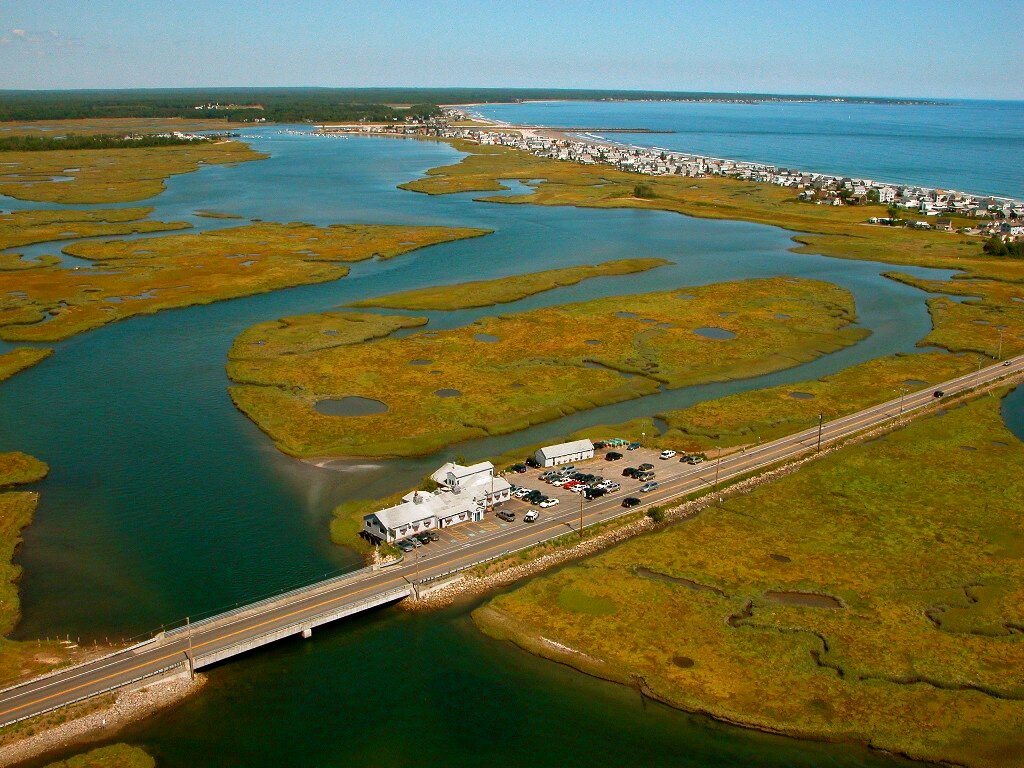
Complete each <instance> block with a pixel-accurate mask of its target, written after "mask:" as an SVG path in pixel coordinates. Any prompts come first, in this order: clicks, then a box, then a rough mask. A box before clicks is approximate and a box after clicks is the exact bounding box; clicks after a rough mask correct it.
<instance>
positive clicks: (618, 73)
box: [0, 0, 1024, 99]
mask: <svg viewBox="0 0 1024 768" xmlns="http://www.w3.org/2000/svg"><path fill="white" fill-rule="evenodd" d="M1022 28H1024V2H1022V1H1021V0H1009V1H1005V2H1004V1H1001V0H989V1H988V2H976V1H974V0H965V1H964V2H942V1H939V0H936V2H918V1H917V0H906V1H905V2H892V0H887V1H886V2H868V1H866V0H865V1H861V2H858V1H857V0H850V1H849V2H830V1H828V0H819V1H818V2H804V0H788V1H786V0H749V1H748V2H742V3H741V2H728V1H721V2H706V3H697V2H680V1H678V0H677V1H676V2H668V1H662V0H647V1H646V2H645V1H644V0H639V1H638V2H632V3H627V2H573V1H568V2H559V1H558V0H549V1H548V2H533V0H514V1H513V0H504V1H495V2H491V0H477V1H475V2H474V0H461V1H460V2H450V1H449V0H434V1H432V2H428V1H427V0H401V1H399V0H375V1H374V2H364V0H319V1H314V0H290V1H288V2H263V1H262V0H250V2H235V0H220V1H219V2H209V1H207V2H196V1H195V0H160V1H159V2H157V1H156V0H133V1H132V2H128V1H126V0H125V1H117V2H115V1H108V0H76V1H75V2H67V1H66V0H46V1H36V0H0V72H2V73H3V75H2V77H0V87H2V88H103V87H108V88H127V87H185V86H241V85H277V86H301V85H320V86H372V85H404V86H457V85H467V86H538V87H549V86H550V87H566V88H638V89H659V90H705V91H760V92H777V93H834V94H846V95H880V96H940V97H952V98H1008V99H1022V98H1024V77H1022V76H1021V73H1022V72H1024V43H1022V38H1021V29H1022Z"/></svg>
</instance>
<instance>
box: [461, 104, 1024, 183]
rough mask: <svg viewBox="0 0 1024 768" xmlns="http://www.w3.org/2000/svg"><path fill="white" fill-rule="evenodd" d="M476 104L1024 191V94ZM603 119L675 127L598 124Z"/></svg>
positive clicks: (524, 118)
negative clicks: (870, 100)
mask: <svg viewBox="0 0 1024 768" xmlns="http://www.w3.org/2000/svg"><path fill="white" fill-rule="evenodd" d="M472 111H474V112H476V113H477V114H480V115H482V116H483V117H486V118H489V119H492V120H501V121H504V122H509V123H517V124H522V123H526V124H530V125H545V126H556V127H565V128H581V129H588V131H589V132H592V133H595V134H597V135H600V136H602V137H603V138H606V139H609V140H612V141H619V142H623V143H627V144H635V145H639V146H652V147H659V148H663V149H668V150H675V151H682V152H693V153H696V154H703V155H712V156H715V157H725V158H730V159H735V160H748V161H755V162H766V163H772V164H775V165H778V166H782V167H789V168H798V169H800V170H805V171H818V172H822V173H832V174H836V175H843V176H854V177H858V178H867V179H873V180H876V181H891V182H895V183H900V184H916V185H921V186H929V187H938V188H943V189H948V188H952V189H957V190H960V191H963V192H973V193H977V194H985V195H1000V196H1006V197H1013V198H1017V199H1022V200H1024V101H950V102H940V103H937V104H934V105H902V104H859V103H847V102H766V103H758V104H728V103H697V102H692V103H691V102H663V101H606V102H602V101H566V102H555V101H549V102H526V103H522V104H487V105H481V106H478V107H473V108H472ZM601 128H617V129H621V128H643V129H647V130H652V131H672V132H671V133H664V134H650V133H609V134H601V133H600V131H599V130H594V129H601Z"/></svg>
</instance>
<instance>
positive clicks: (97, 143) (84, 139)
mask: <svg viewBox="0 0 1024 768" xmlns="http://www.w3.org/2000/svg"><path fill="white" fill-rule="evenodd" d="M200 141H210V139H209V138H206V137H202V138H199V137H195V138H186V137H179V136H139V137H137V138H128V137H125V136H114V135H111V134H106V133H98V134H96V135H94V136H80V135H78V134H75V133H70V134H68V135H67V136H4V137H0V152H46V151H48V150H52V149H124V148H126V147H128V148H131V147H171V146H176V145H178V144H195V143H196V142H200Z"/></svg>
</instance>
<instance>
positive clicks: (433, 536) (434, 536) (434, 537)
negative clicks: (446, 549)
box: [427, 531, 441, 541]
mask: <svg viewBox="0 0 1024 768" xmlns="http://www.w3.org/2000/svg"><path fill="white" fill-rule="evenodd" d="M427 538H429V539H430V540H431V541H440V540H441V534H439V533H438V532H437V531H431V532H430V533H428V534H427Z"/></svg>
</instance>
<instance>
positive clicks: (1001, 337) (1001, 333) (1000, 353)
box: [996, 325, 1003, 360]
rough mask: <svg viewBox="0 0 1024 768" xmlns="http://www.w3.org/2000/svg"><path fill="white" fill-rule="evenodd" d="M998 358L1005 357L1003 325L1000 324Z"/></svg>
mask: <svg viewBox="0 0 1024 768" xmlns="http://www.w3.org/2000/svg"><path fill="white" fill-rule="evenodd" d="M996 359H997V360H1002V359H1003V326H1001V325H1000V326H999V357H998V358H996Z"/></svg>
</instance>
